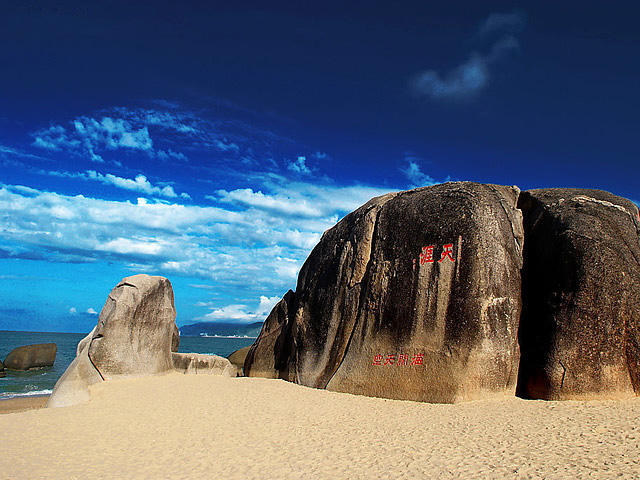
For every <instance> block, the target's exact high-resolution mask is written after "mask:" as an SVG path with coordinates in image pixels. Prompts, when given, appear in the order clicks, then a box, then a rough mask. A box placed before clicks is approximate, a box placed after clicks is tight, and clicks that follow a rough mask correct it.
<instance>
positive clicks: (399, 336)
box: [244, 182, 523, 402]
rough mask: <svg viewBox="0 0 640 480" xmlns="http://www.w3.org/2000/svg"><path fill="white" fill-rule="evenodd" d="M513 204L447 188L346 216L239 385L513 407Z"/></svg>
mask: <svg viewBox="0 0 640 480" xmlns="http://www.w3.org/2000/svg"><path fill="white" fill-rule="evenodd" d="M518 194H519V190H518V189H517V188H516V187H503V186H496V185H480V184H475V183H468V182H459V183H448V184H443V185H435V186H431V187H425V188H420V189H416V190H411V191H407V192H401V193H392V194H388V195H384V196H382V197H378V198H374V199H373V200H371V201H369V202H368V203H367V204H365V205H364V206H362V207H361V208H359V209H357V210H356V211H355V212H352V213H351V214H349V215H347V216H346V217H345V218H344V219H343V220H342V221H340V222H339V223H338V224H337V225H336V226H335V227H333V228H332V229H330V230H328V231H327V232H326V233H325V234H324V235H323V237H322V240H321V241H320V243H319V244H318V245H317V246H316V247H315V248H314V250H313V251H312V252H311V255H310V256H309V258H308V259H307V261H306V262H305V264H304V266H303V267H302V269H301V271H300V275H299V277H298V284H297V287H296V291H295V293H294V292H291V291H290V292H288V293H287V294H286V295H285V296H284V298H283V299H282V301H281V302H280V303H279V304H278V305H276V306H275V307H274V309H273V310H272V312H271V314H270V315H269V317H268V318H267V320H266V322H265V324H264V327H263V329H262V332H261V333H260V336H259V337H258V339H257V340H256V342H255V343H254V345H253V346H252V348H251V350H250V351H249V354H248V355H247V358H246V361H245V366H244V368H245V375H249V376H264V377H271V378H283V379H286V380H289V381H293V382H296V383H300V384H302V385H307V386H311V387H316V388H327V389H329V390H335V391H341V392H350V393H357V394H364V395H371V396H380V397H387V398H398V399H409V400H419V401H429V402H457V401H462V400H472V399H478V398H487V397H492V396H503V395H513V393H514V391H515V386H516V376H517V368H518V360H519V348H518V343H517V327H518V319H519V316H520V309H521V300H520V296H521V295H520V268H521V267H522V253H521V252H522V245H523V232H522V219H521V213H520V211H519V210H517V209H516V202H517V198H518Z"/></svg>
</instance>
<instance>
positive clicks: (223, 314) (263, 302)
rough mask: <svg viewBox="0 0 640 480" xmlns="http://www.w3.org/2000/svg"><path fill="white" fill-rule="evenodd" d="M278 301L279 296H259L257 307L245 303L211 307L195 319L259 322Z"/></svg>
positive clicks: (201, 304)
mask: <svg viewBox="0 0 640 480" xmlns="http://www.w3.org/2000/svg"><path fill="white" fill-rule="evenodd" d="M279 301H280V297H279V296H274V297H266V296H264V295H261V296H260V302H259V304H258V306H257V308H253V309H252V308H250V307H249V306H247V305H243V304H235V305H227V306H224V307H220V308H212V309H211V312H209V313H207V314H206V315H204V316H202V317H199V318H196V320H204V321H209V322H215V321H218V320H222V321H234V322H247V323H248V322H261V321H263V320H264V319H265V317H266V316H267V315H268V314H269V312H271V309H272V308H273V307H274V306H275V304H276V303H278V302H279ZM199 306H210V304H209V303H200V305H199Z"/></svg>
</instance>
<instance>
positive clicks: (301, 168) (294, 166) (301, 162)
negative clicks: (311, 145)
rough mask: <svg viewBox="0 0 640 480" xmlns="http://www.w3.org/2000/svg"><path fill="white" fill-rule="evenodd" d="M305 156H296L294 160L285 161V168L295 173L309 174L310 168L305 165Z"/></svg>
mask: <svg viewBox="0 0 640 480" xmlns="http://www.w3.org/2000/svg"><path fill="white" fill-rule="evenodd" d="M306 162H307V157H298V158H297V159H296V160H292V161H289V162H288V163H287V169H289V170H290V171H292V172H295V173H301V174H309V173H311V169H310V168H309V167H307V165H306Z"/></svg>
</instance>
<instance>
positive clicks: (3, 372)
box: [0, 360, 6, 378]
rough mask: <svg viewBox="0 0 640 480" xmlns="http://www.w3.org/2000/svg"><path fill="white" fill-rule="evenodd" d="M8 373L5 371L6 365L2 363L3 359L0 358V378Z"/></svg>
mask: <svg viewBox="0 0 640 480" xmlns="http://www.w3.org/2000/svg"><path fill="white" fill-rule="evenodd" d="M5 375H6V373H5V371H4V365H3V364H2V360H0V378H2V377H4V376H5Z"/></svg>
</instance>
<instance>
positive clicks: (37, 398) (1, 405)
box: [0, 394, 51, 415]
mask: <svg viewBox="0 0 640 480" xmlns="http://www.w3.org/2000/svg"><path fill="white" fill-rule="evenodd" d="M50 396H51V395H50V394H42V395H25V396H16V397H11V398H4V399H0V415H3V414H6V413H19V412H26V411H28V410H38V409H41V408H44V406H45V405H46V404H47V401H48V400H49V397H50Z"/></svg>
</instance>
